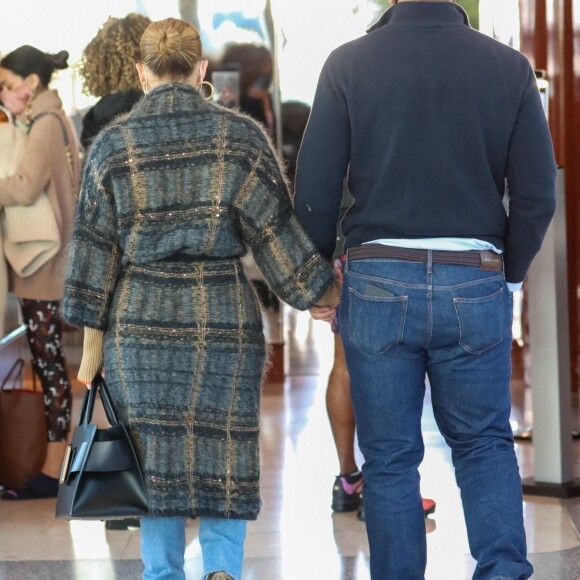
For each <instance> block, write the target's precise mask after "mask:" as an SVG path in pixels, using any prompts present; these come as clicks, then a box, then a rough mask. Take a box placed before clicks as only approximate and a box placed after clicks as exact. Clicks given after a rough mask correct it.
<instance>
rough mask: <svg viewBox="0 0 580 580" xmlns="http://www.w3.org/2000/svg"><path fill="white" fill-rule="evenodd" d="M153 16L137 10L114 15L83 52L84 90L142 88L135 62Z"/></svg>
mask: <svg viewBox="0 0 580 580" xmlns="http://www.w3.org/2000/svg"><path fill="white" fill-rule="evenodd" d="M150 24H151V19H150V18H148V17H147V16H143V15H141V14H136V13H134V12H132V13H130V14H127V16H125V17H124V18H113V17H112V16H111V17H110V18H109V19H108V20H107V21H106V22H105V23H104V24H103V26H102V27H101V28H100V29H99V31H98V32H97V34H96V36H95V37H94V38H93V39H92V40H91V41H90V42H89V44H87V46H86V47H85V49H84V51H83V55H82V60H81V64H80V66H79V74H80V76H81V78H82V79H83V81H84V84H83V92H84V93H85V94H89V95H94V96H95V97H105V96H107V95H110V94H112V93H118V92H126V91H130V90H141V84H140V83H139V77H138V75H137V71H136V70H135V63H136V62H137V61H138V60H139V43H140V42H141V37H142V36H143V32H144V31H145V29H146V28H147V27H148V26H149V25H150Z"/></svg>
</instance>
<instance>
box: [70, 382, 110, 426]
mask: <svg viewBox="0 0 580 580" xmlns="http://www.w3.org/2000/svg"><path fill="white" fill-rule="evenodd" d="M97 391H98V392H99V394H100V395H101V402H102V403H103V409H105V415H106V416H107V421H108V422H109V423H110V424H111V426H112V427H114V426H115V425H118V424H119V421H118V420H117V415H116V413H115V408H114V407H113V402H112V401H111V395H110V394H109V389H107V383H106V382H105V379H104V378H103V376H102V375H101V373H98V374H97V375H96V376H95V378H94V379H93V381H92V383H91V388H90V389H87V392H86V393H85V398H84V401H83V406H82V408H81V413H80V415H79V422H78V424H77V426H80V425H88V424H89V423H90V422H91V420H92V419H93V411H94V409H95V399H96V397H97Z"/></svg>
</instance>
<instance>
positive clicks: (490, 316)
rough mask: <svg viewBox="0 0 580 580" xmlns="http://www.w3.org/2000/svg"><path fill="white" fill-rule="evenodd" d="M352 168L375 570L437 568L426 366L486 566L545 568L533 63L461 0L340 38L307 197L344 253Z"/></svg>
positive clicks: (322, 313)
mask: <svg viewBox="0 0 580 580" xmlns="http://www.w3.org/2000/svg"><path fill="white" fill-rule="evenodd" d="M402 55H404V58H402ZM379 70H380V71H381V72H380V75H378V74H377V71H379ZM347 170H348V188H349V191H350V192H351V193H352V196H353V198H354V200H355V201H354V205H353V207H352V208H351V209H350V210H349V211H348V212H347V214H346V216H345V217H344V219H343V221H342V230H343V232H344V234H345V237H346V244H345V246H346V251H347V263H346V266H345V273H344V287H343V294H342V299H341V304H340V323H341V329H340V332H341V337H342V339H343V343H344V348H345V354H346V360H347V364H348V369H349V373H350V379H351V394H352V398H353V405H354V411H355V416H356V424H357V433H358V441H359V445H360V448H361V451H362V454H363V456H364V458H365V463H364V465H363V476H364V481H365V491H364V499H365V505H366V508H367V509H366V527H367V533H368V537H369V545H370V553H371V576H372V578H373V579H377V580H379V579H380V580H385V579H387V578H388V579H391V578H392V579H395V578H397V579H398V578H405V580H415V579H419V578H421V579H422V578H424V574H425V566H426V539H425V522H424V518H423V510H422V508H421V495H420V489H419V483H420V477H419V471H418V467H419V465H420V463H421V461H422V459H423V454H424V444H423V438H422V433H421V413H422V409H423V400H424V396H425V375H426V374H427V376H428V379H429V384H430V388H431V399H432V404H433V413H434V416H435V419H436V421H437V424H438V427H439V429H440V431H441V433H442V434H443V436H444V437H445V440H446V441H447V444H448V445H449V446H450V447H451V450H452V458H453V464H454V467H455V475H456V479H457V483H458V486H459V488H460V490H461V498H462V502H463V509H464V514H465V521H466V525H467V533H468V537H469V544H470V549H471V553H472V555H473V557H474V558H475V560H476V561H477V568H476V571H475V574H474V578H476V579H478V580H484V579H486V580H489V579H492V578H510V579H516V578H517V579H518V580H523V579H525V578H529V577H530V576H531V575H532V573H533V568H532V566H531V564H530V562H529V561H528V559H527V549H526V539H525V532H524V523H523V513H522V503H523V502H522V485H521V479H520V475H519V469H518V464H517V460H516V455H515V451H514V443H513V434H512V429H511V427H510V422H509V417H510V411H511V401H510V372H511V324H512V318H513V314H512V295H511V291H513V290H515V289H517V288H519V287H520V286H521V283H522V281H523V280H524V278H525V276H526V272H527V270H528V268H529V266H530V263H531V261H532V259H533V258H534V256H535V254H536V253H537V252H538V250H539V248H540V246H541V244H542V241H543V238H544V235H545V233H546V230H547V228H548V225H549V223H550V220H551V218H552V216H553V213H554V210H555V201H556V196H555V180H556V165H555V161H554V152H553V147H552V142H551V138H550V132H549V129H548V125H547V121H546V117H545V114H544V110H543V107H542V103H541V100H540V95H539V91H538V87H537V82H536V79H535V75H534V71H533V69H532V68H531V66H530V63H529V62H528V61H527V59H526V58H525V56H523V55H522V54H520V53H519V52H517V51H515V50H513V49H511V48H509V47H507V46H505V45H503V44H501V43H499V42H497V41H495V40H493V39H491V38H489V37H487V36H484V35H482V34H480V33H479V32H476V31H474V30H472V29H471V28H470V27H469V22H468V19H467V15H466V14H465V12H464V11H463V9H462V8H461V7H459V6H457V5H456V4H455V3H454V2H452V1H446V0H441V1H422V0H415V1H411V0H400V1H399V2H398V3H396V5H395V6H392V7H391V8H390V9H388V10H387V11H386V12H385V13H384V15H383V16H382V17H381V18H380V19H379V21H378V22H377V24H376V25H374V26H373V27H371V29H370V30H369V34H367V35H366V36H365V37H363V38H359V39H357V40H354V41H352V42H350V43H347V44H345V45H343V46H341V47H339V48H338V49H336V50H335V51H334V52H333V53H332V54H331V55H330V57H329V58H328V60H327V61H326V63H325V65H324V67H323V70H322V72H321V75H320V79H319V82H318V87H317V90H316V95H315V99H314V103H313V106H312V113H311V115H310V119H309V122H308V126H307V128H306V131H305V135H304V140H303V142H302V147H301V150H300V154H299V158H298V167H297V174H296V196H295V203H296V210H297V212H298V214H299V216H300V219H301V221H302V223H303V224H304V226H305V228H306V230H307V231H308V232H309V233H310V234H311V236H312V238H313V240H314V241H315V243H316V244H317V246H318V248H319V249H320V250H321V251H322V253H323V254H324V255H326V256H327V257H328V258H330V257H331V256H332V252H333V251H334V247H335V242H336V223H337V218H338V212H339V207H340V201H341V198H342V182H343V179H344V177H345V176H346V174H347ZM506 181H507V184H508V187H509V192H510V203H509V215H506V211H505V209H504V207H503V204H502V198H503V196H504V191H505V187H504V185H505V183H506ZM330 312H331V309H327V310H325V309H314V310H313V314H314V316H316V317H321V318H327V317H328V316H329V313H330Z"/></svg>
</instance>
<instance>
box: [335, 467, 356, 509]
mask: <svg viewBox="0 0 580 580" xmlns="http://www.w3.org/2000/svg"><path fill="white" fill-rule="evenodd" d="M362 487H363V477H362V473H361V472H360V471H355V472H354V473H351V474H348V475H337V476H336V479H335V480H334V485H333V486H332V511H334V512H354V511H355V510H357V509H358V508H359V507H360V503H361V499H360V498H361V492H362Z"/></svg>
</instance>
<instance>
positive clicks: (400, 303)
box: [348, 287, 409, 354]
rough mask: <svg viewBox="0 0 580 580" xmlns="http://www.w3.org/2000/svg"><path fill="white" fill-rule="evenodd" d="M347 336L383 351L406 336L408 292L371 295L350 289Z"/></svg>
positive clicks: (363, 344) (373, 351) (365, 347)
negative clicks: (396, 294) (403, 294)
mask: <svg viewBox="0 0 580 580" xmlns="http://www.w3.org/2000/svg"><path fill="white" fill-rule="evenodd" d="M348 292H349V295H348V338H349V340H350V341H351V342H352V343H354V344H356V345H357V346H359V347H361V348H362V349H364V350H367V351H369V352H372V353H374V354H381V353H383V352H385V351H387V350H388V349H389V348H391V347H392V346H393V345H395V344H398V343H400V342H401V341H402V340H403V331H404V329H405V317H406V315H407V304H408V301H409V297H408V296H370V295H368V294H361V293H360V292H358V291H357V290H355V289H354V288H352V287H351V288H349V289H348Z"/></svg>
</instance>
